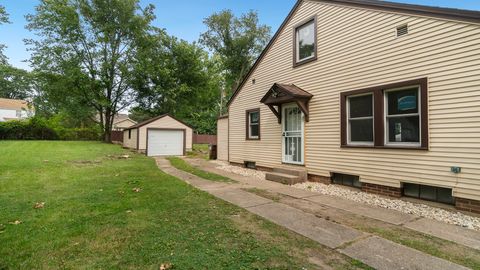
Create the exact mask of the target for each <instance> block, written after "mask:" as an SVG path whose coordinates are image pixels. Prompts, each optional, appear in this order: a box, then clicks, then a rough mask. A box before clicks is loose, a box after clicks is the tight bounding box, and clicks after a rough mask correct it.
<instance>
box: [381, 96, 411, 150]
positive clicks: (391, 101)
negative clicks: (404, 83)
mask: <svg viewBox="0 0 480 270" xmlns="http://www.w3.org/2000/svg"><path fill="white" fill-rule="evenodd" d="M385 104H386V110H385V111H386V122H385V123H386V126H387V128H386V138H387V144H414V145H419V144H420V110H419V88H418V87H414V88H408V89H404V90H393V91H386V92H385Z"/></svg>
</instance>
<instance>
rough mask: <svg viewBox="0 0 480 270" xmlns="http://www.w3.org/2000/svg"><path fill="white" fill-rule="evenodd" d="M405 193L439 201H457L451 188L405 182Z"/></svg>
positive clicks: (451, 202) (418, 197)
mask: <svg viewBox="0 0 480 270" xmlns="http://www.w3.org/2000/svg"><path fill="white" fill-rule="evenodd" d="M403 195H404V196H406V197H412V198H417V199H422V200H427V201H433V202H439V203H446V204H454V203H455V200H454V198H453V196H452V189H450V188H442V187H434V186H425V185H418V184H410V183H404V184H403Z"/></svg>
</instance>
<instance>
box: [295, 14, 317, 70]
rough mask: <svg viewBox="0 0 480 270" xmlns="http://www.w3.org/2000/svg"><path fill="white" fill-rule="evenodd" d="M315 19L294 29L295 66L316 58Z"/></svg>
mask: <svg viewBox="0 0 480 270" xmlns="http://www.w3.org/2000/svg"><path fill="white" fill-rule="evenodd" d="M315 21H316V20H315V18H312V19H311V20H309V21H308V22H306V23H304V24H302V25H300V26H298V27H296V28H295V44H294V45H295V46H294V48H295V51H294V55H295V64H301V63H304V62H308V61H310V60H314V59H315V58H316V56H317V44H316V42H317V41H316V39H317V33H316V27H315Z"/></svg>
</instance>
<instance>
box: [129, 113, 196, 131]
mask: <svg viewBox="0 0 480 270" xmlns="http://www.w3.org/2000/svg"><path fill="white" fill-rule="evenodd" d="M166 116H168V117H170V118H172V119H173V120H175V121H177V122H180V123H182V124H183V125H185V126H187V127H189V128H191V129H192V130H193V127H191V126H190V125H189V124H187V123H185V122H183V121H182V120H180V119H177V118H175V117H173V116H172V115H171V114H169V113H166V114H162V115H159V116H157V117H153V118H150V119H148V120H145V121H143V122H140V123H138V124H136V125H133V126H131V127H128V128H126V129H124V131H127V130H131V129H137V128H140V127H143V126H145V125H147V124H150V123H152V122H154V121H157V120H159V119H162V118H164V117H166Z"/></svg>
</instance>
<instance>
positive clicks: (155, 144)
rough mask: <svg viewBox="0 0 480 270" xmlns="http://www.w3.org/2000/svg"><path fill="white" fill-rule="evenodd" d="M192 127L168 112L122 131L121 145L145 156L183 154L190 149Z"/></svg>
mask: <svg viewBox="0 0 480 270" xmlns="http://www.w3.org/2000/svg"><path fill="white" fill-rule="evenodd" d="M192 138H193V129H192V128H191V127H190V126H188V125H187V124H185V123H183V122H182V121H180V120H178V119H175V118H174V117H173V116H171V115H169V114H164V115H160V116H158V117H155V118H152V119H149V120H146V121H144V122H141V123H138V124H136V125H133V126H131V127H129V128H127V129H125V130H124V131H123V147H125V148H131V149H136V150H138V151H139V152H143V153H146V155H147V156H183V155H185V153H186V151H190V150H192Z"/></svg>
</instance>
